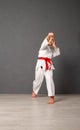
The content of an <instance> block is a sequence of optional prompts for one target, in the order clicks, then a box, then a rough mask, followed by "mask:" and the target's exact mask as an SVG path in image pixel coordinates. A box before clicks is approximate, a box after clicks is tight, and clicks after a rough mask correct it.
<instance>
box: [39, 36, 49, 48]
mask: <svg viewBox="0 0 80 130" xmlns="http://www.w3.org/2000/svg"><path fill="white" fill-rule="evenodd" d="M47 47H48V41H47V39H46V38H45V39H44V41H43V42H42V44H41V47H40V50H46V49H47Z"/></svg>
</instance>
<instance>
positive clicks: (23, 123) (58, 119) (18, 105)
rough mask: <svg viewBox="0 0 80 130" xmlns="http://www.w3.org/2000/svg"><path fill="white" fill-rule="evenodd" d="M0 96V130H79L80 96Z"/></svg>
mask: <svg viewBox="0 0 80 130" xmlns="http://www.w3.org/2000/svg"><path fill="white" fill-rule="evenodd" d="M47 102H48V97H47V95H39V96H38V97H37V98H36V99H32V98H31V95H28V94H0V130H80V95H56V96H55V103H54V104H53V105H49V104H48V103H47Z"/></svg>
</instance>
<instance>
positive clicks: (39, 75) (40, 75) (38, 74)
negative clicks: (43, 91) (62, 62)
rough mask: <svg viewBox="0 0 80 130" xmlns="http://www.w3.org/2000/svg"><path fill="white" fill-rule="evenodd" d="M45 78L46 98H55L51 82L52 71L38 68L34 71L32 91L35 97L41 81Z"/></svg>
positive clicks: (52, 82)
mask: <svg viewBox="0 0 80 130" xmlns="http://www.w3.org/2000/svg"><path fill="white" fill-rule="evenodd" d="M44 77H45V80H46V86H47V91H48V96H55V84H54V81H53V70H52V69H51V70H43V69H42V68H38V69H37V70H35V80H34V81H33V91H34V93H35V94H36V95H37V94H38V92H39V90H40V88H41V85H42V82H43V79H44Z"/></svg>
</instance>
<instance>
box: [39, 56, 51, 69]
mask: <svg viewBox="0 0 80 130" xmlns="http://www.w3.org/2000/svg"><path fill="white" fill-rule="evenodd" d="M38 59H39V60H45V64H46V70H48V69H50V68H49V65H48V63H49V64H52V62H51V59H50V58H47V57H38Z"/></svg>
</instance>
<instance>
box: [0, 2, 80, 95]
mask: <svg viewBox="0 0 80 130" xmlns="http://www.w3.org/2000/svg"><path fill="white" fill-rule="evenodd" d="M49 31H53V32H55V39H56V44H57V46H59V47H60V49H61V56H59V57H56V58H55V59H54V60H53V62H54V66H55V68H56V70H55V71H54V81H55V86H56V93H80V6H79V1H78V0H2V1H1V0H0V93H31V91H32V82H33V80H34V70H35V65H36V60H37V54H38V50H39V47H40V45H41V42H42V41H43V39H44V37H45V36H46V34H47V33H48V32H49ZM45 88H46V84H45V81H44V82H43V84H42V88H41V90H40V93H46V89H45Z"/></svg>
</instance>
